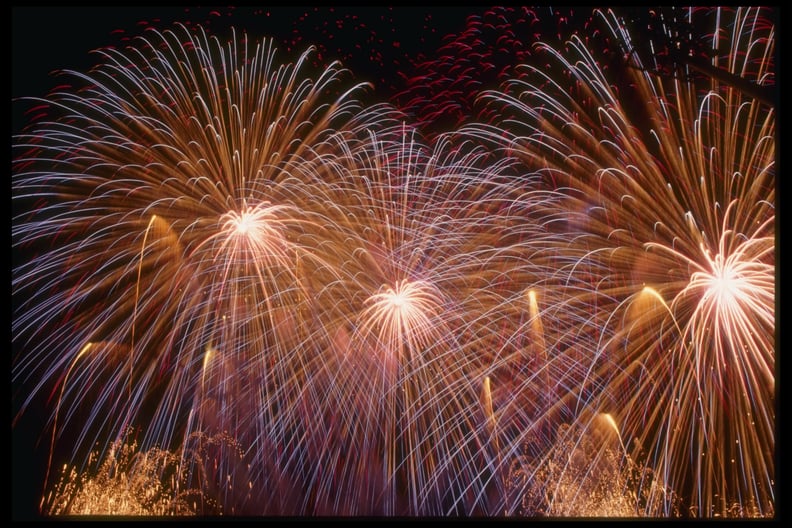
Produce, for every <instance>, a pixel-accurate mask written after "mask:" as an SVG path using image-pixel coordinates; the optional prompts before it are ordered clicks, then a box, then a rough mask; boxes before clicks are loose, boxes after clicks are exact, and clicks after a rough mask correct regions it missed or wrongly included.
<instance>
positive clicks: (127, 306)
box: [12, 27, 389, 460]
mask: <svg viewBox="0 0 792 528" xmlns="http://www.w3.org/2000/svg"><path fill="white" fill-rule="evenodd" d="M101 54H102V57H103V60H104V63H103V64H102V65H101V66H99V67H98V68H96V69H95V70H94V71H92V72H91V73H90V74H89V75H83V74H79V73H74V74H73V76H74V77H75V78H76V80H75V81H74V82H75V84H84V85H85V86H84V88H80V89H74V88H71V87H69V88H67V89H64V90H63V91H60V92H56V93H54V94H53V95H52V96H51V97H49V98H48V99H47V100H44V101H42V103H43V104H45V105H48V107H49V109H48V114H49V115H50V116H51V118H49V120H46V119H40V120H38V121H37V122H36V123H34V125H33V128H32V129H31V130H30V132H28V133H25V134H24V135H20V136H19V137H17V138H16V140H15V145H14V148H15V153H16V158H15V161H14V166H13V168H14V177H13V184H12V190H13V194H14V199H15V201H16V203H17V204H20V206H19V210H20V211H26V212H22V213H19V214H18V215H16V216H15V218H14V222H13V228H12V237H13V246H14V247H15V248H16V249H17V250H19V251H20V252H24V254H25V255H27V256H28V257H29V258H27V260H26V261H24V262H22V263H21V264H19V265H18V266H17V267H15V269H14V275H13V281H12V287H13V296H14V300H15V314H14V322H13V325H12V331H13V333H14V340H15V342H17V343H19V344H20V346H21V347H22V349H23V350H25V354H24V355H20V356H19V357H17V358H15V361H14V367H13V379H14V380H15V383H18V384H20V386H21V385H22V384H27V383H33V384H34V388H33V390H32V391H31V392H30V393H29V394H27V395H23V396H20V397H21V398H23V399H24V401H22V402H21V403H20V404H19V409H18V410H19V411H20V412H21V411H23V410H24V408H25V407H26V405H27V404H28V402H29V401H30V400H31V399H32V398H33V395H34V394H36V393H37V392H38V391H42V390H47V391H52V392H53V394H60V395H61V397H60V398H59V399H58V401H57V402H53V406H56V407H58V408H62V409H65V410H66V411H67V412H61V413H60V415H59V416H58V415H57V414H55V416H57V420H56V422H57V423H53V424H52V426H53V427H54V428H55V435H54V436H53V439H58V438H61V437H62V436H63V435H64V431H67V430H70V431H71V435H74V438H76V439H77V440H76V443H75V445H74V450H73V453H72V455H73V457H74V458H75V460H79V458H80V457H81V456H82V457H86V456H87V455H88V451H89V450H90V449H92V448H93V447H94V444H95V443H96V442H98V443H99V444H100V445H104V446H105V447H106V446H108V445H109V444H110V442H112V441H113V440H114V439H115V438H117V437H118V435H120V434H121V433H122V431H124V430H125V429H126V428H127V426H129V425H133V426H137V427H142V429H143V435H144V437H143V440H142V443H141V445H142V447H143V448H144V449H147V448H148V447H150V446H155V445H161V446H164V447H173V446H178V445H180V443H181V442H182V441H183V440H182V439H184V438H187V437H188V435H189V433H190V432H192V431H200V430H203V429H217V430H219V431H227V432H228V433H229V434H231V435H234V436H235V438H236V440H238V441H239V442H240V444H243V445H245V443H247V445H251V444H252V443H254V442H255V441H257V439H263V438H267V437H272V436H277V435H278V434H284V433H283V432H282V431H279V430H278V428H277V420H275V421H273V420H272V416H273V415H277V413H278V408H279V407H281V406H285V405H288V401H286V400H288V398H290V397H291V395H292V394H293V392H294V390H293V389H288V390H285V389H284V387H290V386H292V385H295V384H298V383H300V382H301V381H300V380H301V379H302V378H303V377H304V376H307V375H309V374H310V373H307V372H304V371H303V360H302V358H301V354H311V353H314V352H315V350H314V345H313V343H315V342H318V341H319V340H320V339H321V333H322V328H319V327H318V326H317V323H318V320H317V319H316V318H315V317H313V315H312V312H313V311H315V308H314V305H315V304H316V303H321V302H322V299H321V297H320V296H317V295H318V294H317V293H316V292H320V291H322V290H325V289H326V287H325V286H324V285H325V283H328V282H330V281H331V280H332V277H333V276H334V275H335V274H336V268H338V267H339V266H338V262H339V260H338V259H339V255H338V252H337V249H338V248H339V247H340V248H343V247H344V246H343V243H342V242H343V239H341V238H336V237H340V236H342V234H343V233H342V232H341V231H340V230H335V229H333V225H334V224H335V222H336V221H337V220H338V219H339V218H340V217H343V213H342V212H341V211H340V210H339V209H338V208H337V207H336V206H335V205H334V204H335V203H338V202H339V201H340V199H339V198H338V197H337V196H336V194H337V193H339V192H342V189H339V188H338V186H337V184H336V183H335V181H334V180H336V177H335V176H334V173H335V172H337V166H338V165H339V164H341V163H342V162H343V160H341V158H342V157H343V152H341V153H340V154H339V152H338V150H337V149H338V146H337V144H338V143H343V144H344V145H346V146H347V147H348V148H351V146H353V145H355V144H356V142H357V141H358V140H361V141H368V133H367V129H368V128H371V127H373V126H375V125H376V126H383V124H387V123H388V119H389V118H388V117H387V113H388V112H389V111H388V110H387V109H386V108H385V107H377V106H372V107H370V108H368V109H366V110H363V109H362V108H361V105H360V104H359V102H358V101H357V99H356V97H357V94H358V93H360V92H361V90H363V88H364V87H363V86H362V85H351V84H350V83H349V81H348V79H346V77H345V71H344V70H342V69H341V68H340V67H339V66H338V65H337V64H336V65H331V66H329V67H328V68H326V69H320V70H317V71H312V70H310V69H309V68H308V67H307V65H306V64H305V59H306V57H308V56H309V55H310V50H309V51H308V52H306V53H304V54H303V55H301V56H300V57H299V58H298V60H297V61H296V62H295V63H285V64H284V65H280V64H279V63H278V61H277V59H276V52H275V50H274V48H273V47H272V43H271V41H267V40H264V41H261V42H258V43H252V42H248V41H247V39H246V38H245V37H241V38H238V39H236V38H233V39H231V40H230V41H229V42H227V43H225V44H224V43H222V42H220V41H219V40H217V39H215V38H212V37H208V36H206V35H205V34H203V33H202V32H200V31H194V32H193V31H189V30H187V29H185V28H184V27H178V28H176V29H174V30H173V31H170V30H169V31H164V32H156V31H151V32H149V33H148V34H147V36H146V37H145V38H142V37H141V38H140V39H138V40H137V41H136V43H135V46H134V47H129V48H128V49H127V50H125V51H117V50H112V49H108V50H104V51H102V52H101ZM331 138H336V139H331ZM317 284H318V286H317ZM323 310H324V309H323ZM89 343H101V346H94V347H92V348H91V347H89V349H88V351H87V352H86V353H82V351H83V350H85V349H86V347H87V346H88V344H89ZM56 391H57V393H56ZM262 402H263V403H262ZM273 424H275V425H273Z"/></svg>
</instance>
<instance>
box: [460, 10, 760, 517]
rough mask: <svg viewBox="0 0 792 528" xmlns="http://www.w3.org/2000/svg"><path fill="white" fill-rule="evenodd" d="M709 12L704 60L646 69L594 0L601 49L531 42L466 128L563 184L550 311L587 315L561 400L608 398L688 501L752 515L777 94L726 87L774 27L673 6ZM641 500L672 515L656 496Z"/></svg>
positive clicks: (737, 82) (589, 402)
mask: <svg viewBox="0 0 792 528" xmlns="http://www.w3.org/2000/svg"><path fill="white" fill-rule="evenodd" d="M713 13H714V17H713V18H714V20H715V24H716V25H715V27H714V28H713V32H712V34H711V41H710V44H711V52H710V55H711V57H712V58H711V66H712V67H714V68H719V69H720V73H719V75H717V76H709V77H706V78H703V77H701V76H698V77H694V76H681V75H680V76H670V75H668V76H661V75H655V74H653V73H649V72H648V70H647V69H646V68H644V67H643V66H642V64H641V63H640V61H639V59H638V57H637V56H636V55H635V54H633V53H631V51H632V50H633V46H632V44H631V41H630V36H629V34H628V33H627V32H626V30H625V29H624V26H623V25H622V24H621V23H620V21H619V19H618V18H617V17H616V16H615V15H613V14H612V13H603V14H602V20H603V21H604V22H605V23H606V26H607V27H606V30H607V34H609V35H610V42H611V47H612V48H615V49H618V50H619V52H618V53H617V54H616V55H614V54H611V55H610V60H607V59H608V58H609V57H608V56H604V55H603V56H602V57H599V56H595V55H594V54H592V52H591V51H590V48H589V46H587V42H586V40H585V39H584V38H582V37H576V38H573V39H571V40H570V41H569V42H568V43H567V46H566V49H563V50H562V49H554V48H552V47H548V46H546V47H544V48H543V49H544V51H546V52H547V57H548V59H547V64H546V65H545V66H543V67H532V66H526V68H525V70H524V71H523V72H522V74H521V76H520V78H519V79H518V80H515V81H514V82H512V83H510V85H509V86H508V87H507V88H506V89H505V90H504V92H503V93H498V94H492V95H491V96H488V101H489V104H491V105H492V108H496V109H497V110H498V111H499V113H501V114H502V115H503V116H505V117H504V121H502V122H498V123H497V124H495V125H494V126H492V127H490V126H478V127H474V129H473V133H474V134H475V135H477V136H479V137H489V138H497V139H498V140H502V138H504V137H505V138H507V145H506V149H507V152H508V153H510V154H511V153H513V154H515V155H516V156H518V157H520V158H521V159H522V160H523V161H525V162H526V163H527V164H528V165H529V166H530V167H531V168H534V169H536V170H538V171H540V172H542V173H543V174H545V176H546V182H547V183H548V184H549V185H550V186H551V187H552V189H554V190H557V191H558V192H560V193H562V194H564V195H565V196H566V197H567V199H566V200H565V201H564V202H563V206H564V208H565V210H567V211H568V212H569V215H568V219H567V221H565V222H563V224H562V223H557V226H559V227H560V226H562V227H563V231H565V232H567V233H568V234H570V235H572V236H571V238H570V243H569V244H568V245H566V246H564V249H563V251H559V254H560V255H561V258H560V259H559V264H558V269H559V270H565V271H564V272H563V273H567V274H568V276H569V279H570V280H569V282H568V284H582V285H585V284H586V282H588V287H587V288H581V290H580V291H579V292H578V293H576V294H573V295H571V296H569V297H568V298H567V300H562V301H561V305H563V306H564V310H566V315H564V314H563V313H562V312H563V311H564V310H562V309H560V305H559V309H558V310H556V311H555V313H556V314H558V321H557V326H558V327H560V328H567V329H568V328H575V327H577V326H578V325H579V324H580V323H581V322H584V323H585V327H586V330H583V329H581V330H579V331H577V332H576V340H577V342H578V344H577V346H578V348H579V349H581V350H585V352H586V355H587V359H586V360H585V367H583V368H581V373H582V374H583V376H582V377H578V378H577V379H576V383H577V384H579V388H578V389H576V390H575V391H574V392H575V393H576V394H577V396H575V397H574V398H573V400H574V407H577V408H589V409H593V410H595V411H598V412H610V413H612V415H613V416H614V418H615V420H616V421H617V423H619V424H620V427H621V430H622V434H623V436H624V437H625V439H627V442H628V443H629V446H630V449H634V452H635V453H636V454H638V453H640V455H638V456H640V457H641V460H644V461H646V464H647V465H648V466H649V467H651V468H653V470H654V472H655V473H654V474H655V476H656V478H657V479H658V480H659V481H660V482H661V483H662V484H663V485H664V486H668V487H669V488H671V489H673V490H675V491H676V492H677V493H679V494H681V495H682V496H684V497H687V498H688V500H689V503H687V507H688V511H689V513H690V514H691V515H694V516H707V517H709V516H726V515H741V516H742V515H746V516H755V515H758V516H768V515H772V514H773V512H774V504H775V492H774V487H775V465H774V450H775V435H774V428H775V410H774V409H775V385H776V384H775V354H776V350H775V344H774V335H775V318H774V306H775V165H774V164H775V153H776V151H775V146H776V139H775V111H774V109H773V108H772V107H770V106H768V105H767V104H766V102H765V101H763V100H761V99H755V98H753V97H752V96H751V94H750V92H749V91H747V90H744V89H741V86H742V83H743V81H746V80H747V81H749V82H750V83H751V84H753V85H755V86H760V87H762V86H764V87H766V86H771V87H772V86H773V85H774V62H773V61H774V53H775V52H774V42H775V41H774V29H773V27H772V25H771V24H769V23H768V19H767V18H766V17H767V13H765V12H763V11H762V10H761V9H754V8H752V9H736V10H733V11H732V10H726V9H718V10H715V11H712V10H706V11H698V10H693V11H691V12H690V15H689V16H690V17H701V16H705V15H706V16H709V15H711V14H713ZM620 57H623V61H622V60H618V59H619V58H620ZM614 58H615V59H617V60H613V59H614ZM606 65H607V66H606ZM556 67H558V69H556ZM680 67H684V64H683V65H680ZM556 74H558V75H556ZM729 79H734V81H733V82H731V83H730V82H728V80H729ZM548 214H555V213H553V212H552V211H550V212H549V213H548ZM555 215H556V216H557V214H555ZM571 291H572V290H570V289H568V290H567V292H571ZM584 307H587V311H588V314H587V316H586V318H585V319H584V318H583V317H579V318H577V319H574V317H575V314H582V313H583V312H582V311H581V310H583V309H584ZM545 321H547V319H545ZM563 321H567V323H564V322H563ZM554 323H556V321H554ZM580 327H582V325H581V326H580ZM545 328H546V329H547V328H548V325H547V323H546V322H545ZM545 339H546V341H547V342H548V343H549V345H548V346H550V347H552V346H553V343H554V342H557V341H558V340H559V339H560V338H559V337H554V336H553V335H552V333H550V334H549V335H546V336H545ZM573 379H574V378H573ZM568 401H569V400H568ZM660 489H663V488H662V487H660V488H658V490H660ZM649 505H651V508H652V509H649V508H650V506H649ZM646 508H647V510H645V511H643V512H642V513H647V514H650V515H670V514H672V504H671V502H670V500H668V501H665V500H660V501H659V505H658V501H656V500H651V501H648V502H647V506H646ZM655 508H656V509H655Z"/></svg>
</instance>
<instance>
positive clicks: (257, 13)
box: [12, 6, 483, 97]
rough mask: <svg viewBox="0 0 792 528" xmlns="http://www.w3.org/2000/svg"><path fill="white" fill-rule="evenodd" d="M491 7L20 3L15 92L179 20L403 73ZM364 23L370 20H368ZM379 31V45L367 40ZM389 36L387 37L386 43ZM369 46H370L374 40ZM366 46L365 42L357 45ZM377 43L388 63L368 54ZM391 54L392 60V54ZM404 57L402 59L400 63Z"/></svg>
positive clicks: (371, 70)
mask: <svg viewBox="0 0 792 528" xmlns="http://www.w3.org/2000/svg"><path fill="white" fill-rule="evenodd" d="M482 9H483V8H474V7H471V8H437V7H413V6H410V7H398V8H387V7H357V8H328V7H271V8H253V7H238V8H228V7H194V8H189V7H156V6H145V7H15V8H14V9H13V11H12V17H13V20H12V72H13V76H12V95H13V96H14V97H18V96H26V95H42V94H41V93H40V92H41V90H42V87H47V86H48V85H49V86H51V85H52V81H51V77H50V76H49V73H50V72H52V71H53V70H56V69H58V68H69V69H76V70H78V71H79V70H84V69H86V68H88V67H89V66H91V65H93V64H94V63H95V61H96V59H95V57H92V55H91V54H90V53H89V51H90V50H92V49H95V48H98V47H101V46H106V45H118V44H121V43H122V42H123V41H122V40H121V39H122V38H123V37H125V36H133V35H136V34H140V33H142V32H143V30H144V29H145V28H146V27H156V28H158V29H165V28H168V27H172V25H173V23H174V22H177V21H178V22H185V23H190V24H201V25H203V26H204V27H206V28H208V29H209V30H211V31H215V32H219V33H222V32H225V31H227V29H228V28H229V27H232V26H233V27H235V28H236V29H237V30H245V31H247V32H248V34H249V35H250V36H254V37H256V38H259V37H264V36H271V37H273V38H275V39H276V40H278V41H280V42H282V43H284V45H281V46H279V49H284V48H285V47H286V45H288V44H290V43H295V44H296V46H295V47H296V48H297V49H298V50H302V49H304V48H305V47H306V46H307V45H309V44H316V45H320V46H324V47H325V48H326V49H327V50H328V55H337V51H336V50H337V49H338V48H341V49H342V50H343V52H342V54H343V55H345V56H344V57H338V56H336V57H334V58H342V59H346V60H344V64H345V65H346V66H347V67H349V68H350V69H352V71H353V72H354V73H356V74H359V75H360V76H361V77H369V78H368V79H367V80H375V79H374V78H373V77H380V78H391V77H393V78H395V77H396V73H397V69H398V67H399V66H400V65H404V63H405V62H406V60H405V58H406V57H414V56H417V55H418V54H419V53H422V52H423V53H428V54H431V51H432V50H433V49H435V48H436V47H437V46H438V45H439V44H440V41H441V37H442V36H443V35H446V34H447V33H452V32H459V31H460V30H461V29H462V28H463V27H464V24H465V19H466V17H467V16H468V15H469V14H471V13H477V12H480V11H481V10H482ZM361 24H362V25H361ZM371 35H373V36H374V37H375V38H376V41H375V42H374V43H373V45H370V43H367V42H366V39H367V38H368V37H369V36H371ZM379 40H381V42H379ZM367 44H368V45H367ZM356 45H360V47H356ZM372 48H376V49H378V50H379V51H381V53H382V54H383V55H384V56H385V59H386V64H385V67H379V65H377V64H373V63H372V62H371V61H370V60H368V57H367V55H368V52H369V51H370V50H371V49H372ZM388 59H390V60H388ZM394 60H398V61H399V63H398V64H394V63H393V61H394Z"/></svg>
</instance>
